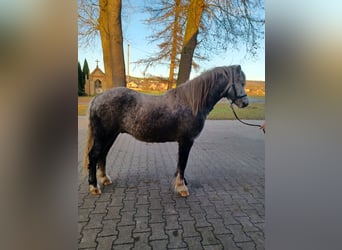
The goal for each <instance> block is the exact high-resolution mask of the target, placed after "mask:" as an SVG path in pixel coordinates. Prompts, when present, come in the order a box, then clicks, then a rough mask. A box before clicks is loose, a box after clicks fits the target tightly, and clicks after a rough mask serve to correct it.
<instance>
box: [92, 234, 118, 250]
mask: <svg viewBox="0 0 342 250" xmlns="http://www.w3.org/2000/svg"><path fill="white" fill-rule="evenodd" d="M115 239H116V236H107V237H97V238H96V241H97V242H98V244H97V249H99V250H100V249H112V244H113V241H114V240H115Z"/></svg>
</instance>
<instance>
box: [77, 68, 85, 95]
mask: <svg viewBox="0 0 342 250" xmlns="http://www.w3.org/2000/svg"><path fill="white" fill-rule="evenodd" d="M84 83H85V79H84V74H83V72H82V69H81V64H80V62H78V96H84V95H85V93H84Z"/></svg>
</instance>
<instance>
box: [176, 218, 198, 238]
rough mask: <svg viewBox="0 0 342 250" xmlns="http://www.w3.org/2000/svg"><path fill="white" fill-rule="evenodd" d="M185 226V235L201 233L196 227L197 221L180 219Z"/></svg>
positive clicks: (192, 235) (190, 235) (193, 235)
mask: <svg viewBox="0 0 342 250" xmlns="http://www.w3.org/2000/svg"><path fill="white" fill-rule="evenodd" d="M179 223H180V224H181V225H182V228H183V237H195V236H200V234H199V233H198V232H197V231H196V229H195V221H180V222H179Z"/></svg>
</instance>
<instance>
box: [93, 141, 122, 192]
mask: <svg viewBox="0 0 342 250" xmlns="http://www.w3.org/2000/svg"><path fill="white" fill-rule="evenodd" d="M117 136H118V134H115V135H114V136H112V137H111V139H110V140H109V141H108V143H107V144H106V146H105V147H104V149H103V151H102V153H101V156H100V158H99V161H98V169H97V178H98V179H99V181H100V182H101V183H102V184H103V185H104V186H107V185H109V184H111V183H112V180H111V179H110V177H109V176H108V175H107V174H106V158H107V154H108V152H109V150H110V148H111V147H112V145H113V143H114V141H115V139H116V138H117Z"/></svg>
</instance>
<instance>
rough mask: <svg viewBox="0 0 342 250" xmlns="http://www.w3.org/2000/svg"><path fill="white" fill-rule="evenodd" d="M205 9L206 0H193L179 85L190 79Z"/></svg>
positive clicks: (183, 50)
mask: <svg viewBox="0 0 342 250" xmlns="http://www.w3.org/2000/svg"><path fill="white" fill-rule="evenodd" d="M203 10H204V0H191V1H190V5H189V9H188V14H187V18H186V29H185V34H184V39H183V47H182V53H181V59H180V63H179V72H178V78H177V85H180V84H182V83H184V82H185V81H186V80H188V79H189V76H190V72H191V65H192V58H193V55H194V52H195V48H196V46H197V35H198V32H199V28H200V24H201V18H202V13H203Z"/></svg>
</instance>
